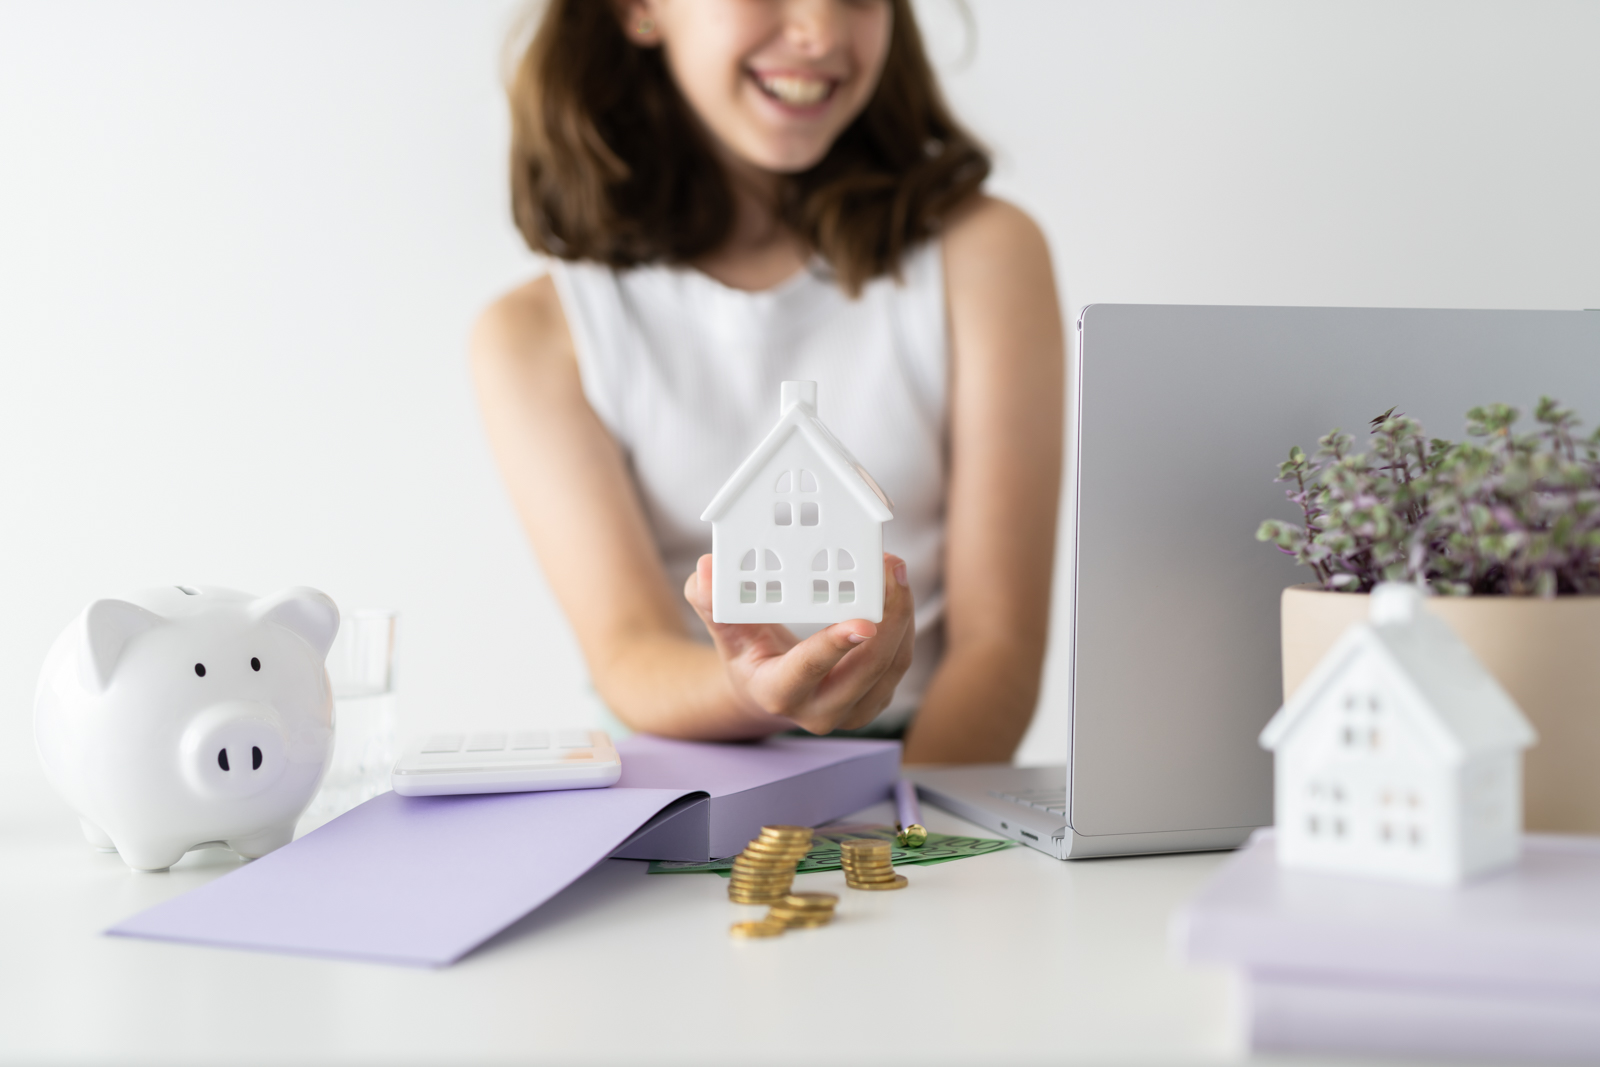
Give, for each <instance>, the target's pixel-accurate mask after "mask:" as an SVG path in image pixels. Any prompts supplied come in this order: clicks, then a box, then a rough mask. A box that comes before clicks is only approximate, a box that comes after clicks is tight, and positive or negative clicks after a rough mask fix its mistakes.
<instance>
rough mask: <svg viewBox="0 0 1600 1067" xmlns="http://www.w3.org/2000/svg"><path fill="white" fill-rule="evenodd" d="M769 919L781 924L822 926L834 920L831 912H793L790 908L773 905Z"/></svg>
mask: <svg viewBox="0 0 1600 1067" xmlns="http://www.w3.org/2000/svg"><path fill="white" fill-rule="evenodd" d="M767 918H769V919H776V920H778V921H780V922H786V923H789V924H790V925H794V924H795V923H818V924H821V923H825V922H827V921H828V920H829V919H831V918H833V912H831V911H823V912H814V911H812V912H808V911H791V910H789V909H788V908H782V907H779V906H777V905H773V907H772V911H771V913H770V914H769V915H768V916H767Z"/></svg>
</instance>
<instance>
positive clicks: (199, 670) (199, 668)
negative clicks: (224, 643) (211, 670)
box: [194, 663, 206, 678]
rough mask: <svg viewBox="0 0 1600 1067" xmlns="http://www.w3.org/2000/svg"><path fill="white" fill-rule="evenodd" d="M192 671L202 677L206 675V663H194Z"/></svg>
mask: <svg viewBox="0 0 1600 1067" xmlns="http://www.w3.org/2000/svg"><path fill="white" fill-rule="evenodd" d="M194 673H196V674H198V675H199V676H200V677H202V678H204V677H205V676H206V665H205V664H204V663H196V664H195V665H194Z"/></svg>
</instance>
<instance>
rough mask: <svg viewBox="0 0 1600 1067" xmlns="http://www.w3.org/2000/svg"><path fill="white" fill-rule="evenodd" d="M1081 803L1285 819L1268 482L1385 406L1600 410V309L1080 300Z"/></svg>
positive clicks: (1075, 781) (1527, 420) (1133, 810)
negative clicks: (1276, 768) (1277, 769)
mask: <svg viewBox="0 0 1600 1067" xmlns="http://www.w3.org/2000/svg"><path fill="white" fill-rule="evenodd" d="M1079 330H1080V331H1081V332H1080V335H1079V359H1078V364H1077V381H1076V386H1077V399H1078V410H1077V426H1076V430H1077V451H1076V482H1075V492H1076V501H1075V509H1076V511H1075V514H1076V530H1077V539H1076V553H1075V558H1074V559H1073V560H1072V566H1073V574H1074V594H1075V595H1074V617H1073V620H1072V625H1073V637H1072V670H1073V675H1072V763H1071V771H1070V778H1069V793H1070V797H1069V801H1070V820H1071V823H1072V826H1073V829H1074V830H1076V831H1077V832H1078V833H1080V834H1086V835H1099V834H1125V833H1144V832H1152V831H1170V830H1198V829H1209V828H1217V827H1231V826H1258V825H1265V824H1267V823H1270V822H1271V821H1272V764H1271V760H1270V757H1269V756H1268V754H1267V753H1265V752H1263V751H1262V750H1261V748H1260V747H1259V746H1258V744H1257V742H1256V737H1257V735H1258V734H1259V733H1260V731H1261V728H1262V727H1263V726H1265V725H1266V722H1267V720H1268V719H1269V718H1270V717H1271V716H1272V713H1273V712H1274V711H1275V710H1276V709H1277V707H1278V705H1279V703H1280V702H1281V681H1280V677H1279V634H1278V597H1279V594H1280V593H1281V591H1282V590H1283V588H1284V587H1285V586H1289V585H1293V584H1295V583H1297V582H1304V581H1308V580H1309V577H1310V576H1309V574H1308V573H1307V572H1305V571H1304V570H1303V569H1301V568H1298V567H1296V566H1294V564H1293V563H1292V561H1290V560H1289V559H1288V558H1287V557H1285V556H1282V555H1281V554H1279V553H1278V552H1277V550H1276V549H1274V548H1273V547H1272V546H1270V545H1266V544H1262V543H1260V542H1258V541H1256V540H1255V531H1256V527H1257V526H1258V525H1260V523H1261V521H1262V520H1263V519H1268V518H1281V519H1288V520H1291V521H1296V520H1297V519H1298V514H1297V510H1296V509H1295V507H1294V505H1292V504H1290V503H1289V502H1288V501H1287V500H1286V499H1285V498H1284V495H1283V486H1281V485H1277V484H1275V483H1274V482H1273V478H1274V476H1275V475H1276V472H1277V466H1278V464H1279V463H1281V462H1282V461H1283V460H1284V459H1285V458H1287V455H1288V452H1289V448H1290V446H1291V445H1300V446H1301V447H1302V448H1304V449H1305V450H1306V451H1307V452H1308V453H1310V452H1313V451H1315V449H1316V445H1317V438H1319V437H1320V436H1322V435H1323V434H1325V433H1327V432H1328V431H1329V430H1331V429H1333V428H1334V427H1339V428H1341V429H1343V430H1344V431H1345V432H1347V433H1349V434H1351V435H1352V436H1354V437H1355V438H1356V439H1357V440H1358V441H1359V442H1361V447H1362V448H1363V449H1364V448H1365V437H1366V433H1367V423H1368V421H1369V420H1371V419H1372V418H1373V416H1375V415H1378V414H1379V413H1381V412H1383V411H1385V410H1387V409H1388V408H1390V407H1395V408H1397V409H1398V410H1399V411H1400V412H1404V413H1405V414H1407V415H1410V416H1412V417H1413V418H1416V419H1418V420H1420V421H1421V423H1422V425H1423V428H1424V430H1425V431H1426V432H1428V433H1429V434H1430V435H1431V436H1436V437H1448V438H1451V439H1455V440H1459V439H1461V438H1462V437H1464V436H1465V423H1466V419H1465V414H1466V411H1467V409H1468V408H1471V407H1474V406H1477V405H1480V404H1487V403H1491V402H1494V401H1504V402H1506V403H1510V404H1513V405H1516V406H1517V407H1519V408H1520V409H1521V410H1522V411H1523V412H1524V416H1523V423H1522V425H1523V426H1530V425H1531V423H1532V419H1531V412H1532V409H1533V405H1534V403H1535V402H1536V401H1537V400H1538V398H1539V396H1540V395H1542V394H1543V395H1550V396H1554V397H1556V398H1558V399H1559V400H1561V401H1562V402H1563V403H1564V404H1566V405H1567V406H1568V407H1572V408H1575V409H1576V410H1577V412H1578V414H1579V415H1580V416H1581V417H1583V418H1584V419H1585V422H1586V426H1587V427H1592V426H1593V425H1594V424H1595V422H1596V421H1597V420H1600V312H1581V311H1429V310H1407V309H1375V308H1271V307H1200V306H1196V307H1183V306H1163V305H1132V304H1095V305H1091V306H1090V307H1088V308H1086V309H1084V312H1083V315H1082V317H1081V319H1080V321H1079Z"/></svg>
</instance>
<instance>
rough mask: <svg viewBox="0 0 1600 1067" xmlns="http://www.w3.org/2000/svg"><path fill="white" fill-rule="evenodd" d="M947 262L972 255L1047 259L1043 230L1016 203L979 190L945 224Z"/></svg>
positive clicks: (1034, 259)
mask: <svg viewBox="0 0 1600 1067" xmlns="http://www.w3.org/2000/svg"><path fill="white" fill-rule="evenodd" d="M944 245H945V259H946V262H957V263H959V262H960V261H962V260H967V259H970V258H971V257H975V256H976V257H982V258H985V259H987V258H988V257H990V256H1003V257H1021V258H1022V259H1024V260H1025V261H1036V260H1037V259H1038V257H1043V258H1044V259H1046V260H1048V259H1049V255H1050V253H1049V249H1048V246H1047V245H1046V243H1045V238H1044V231H1043V230H1041V229H1040V228H1039V224H1038V223H1037V222H1035V221H1033V217H1032V216H1031V215H1029V214H1028V213H1027V212H1026V211H1024V210H1022V209H1021V208H1020V207H1017V206H1016V205H1015V204H1013V203H1011V202H1009V201H1006V200H1001V199H999V198H998V197H993V196H989V195H987V194H984V193H978V194H976V195H974V196H972V197H969V198H968V199H967V201H966V202H965V203H963V204H962V205H961V206H960V207H959V208H957V209H956V210H955V212H954V213H953V214H952V215H951V216H950V219H949V221H948V222H947V223H946V224H945V229H944Z"/></svg>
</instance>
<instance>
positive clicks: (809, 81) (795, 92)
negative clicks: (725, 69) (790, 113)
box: [751, 73, 839, 107]
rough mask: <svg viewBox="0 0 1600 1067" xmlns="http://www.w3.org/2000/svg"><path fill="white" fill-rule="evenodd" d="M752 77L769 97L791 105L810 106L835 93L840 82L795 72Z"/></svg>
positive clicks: (754, 75) (757, 86) (753, 75)
mask: <svg viewBox="0 0 1600 1067" xmlns="http://www.w3.org/2000/svg"><path fill="white" fill-rule="evenodd" d="M751 77H752V78H753V79H754V81H755V83H756V88H758V89H760V90H761V91H762V92H763V93H765V94H766V95H767V96H768V97H770V98H772V99H773V100H776V101H777V102H778V103H780V104H787V105H789V106H790V107H810V106H811V105H813V104H820V103H822V102H823V101H824V100H826V99H828V97H830V96H832V95H833V91H834V90H835V89H837V88H838V87H839V83H838V82H836V81H834V80H833V79H831V78H804V77H800V76H798V75H794V74H754V73H752V75H751Z"/></svg>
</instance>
